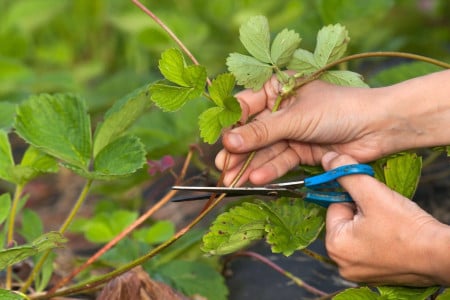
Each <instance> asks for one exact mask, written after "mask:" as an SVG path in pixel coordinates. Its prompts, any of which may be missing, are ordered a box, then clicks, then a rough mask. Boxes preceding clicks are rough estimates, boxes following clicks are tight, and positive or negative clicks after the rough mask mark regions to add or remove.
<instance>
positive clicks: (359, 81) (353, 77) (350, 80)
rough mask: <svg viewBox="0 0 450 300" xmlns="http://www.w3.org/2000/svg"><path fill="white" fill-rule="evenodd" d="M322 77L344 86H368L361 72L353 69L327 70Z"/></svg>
mask: <svg viewBox="0 0 450 300" xmlns="http://www.w3.org/2000/svg"><path fill="white" fill-rule="evenodd" d="M320 79H322V80H324V81H327V82H329V83H333V84H337V85H342V86H353V87H368V85H367V84H366V83H365V82H364V80H363V77H362V76H361V75H360V74H358V73H355V72H351V71H327V72H325V73H323V74H322V75H321V76H320Z"/></svg>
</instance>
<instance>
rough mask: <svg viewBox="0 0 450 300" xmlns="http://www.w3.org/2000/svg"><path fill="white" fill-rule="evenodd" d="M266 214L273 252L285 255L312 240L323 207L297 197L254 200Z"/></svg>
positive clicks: (320, 224) (318, 228)
mask: <svg viewBox="0 0 450 300" xmlns="http://www.w3.org/2000/svg"><path fill="white" fill-rule="evenodd" d="M258 203H259V205H260V206H261V207H263V208H264V209H265V211H266V213H267V215H268V223H267V225H266V227H265V231H266V233H267V236H266V239H267V242H268V243H269V244H270V245H271V246H272V252H273V253H283V254H284V255H286V256H289V255H291V254H292V253H294V251H295V250H298V249H303V248H305V247H307V246H308V245H309V244H310V243H312V242H313V241H314V240H315V239H316V238H317V236H318V235H319V233H320V232H321V230H322V228H323V226H324V224H325V209H323V208H321V207H319V206H317V205H315V204H311V203H308V202H305V201H303V200H301V199H290V198H280V199H278V200H277V201H271V202H264V201H259V202H258Z"/></svg>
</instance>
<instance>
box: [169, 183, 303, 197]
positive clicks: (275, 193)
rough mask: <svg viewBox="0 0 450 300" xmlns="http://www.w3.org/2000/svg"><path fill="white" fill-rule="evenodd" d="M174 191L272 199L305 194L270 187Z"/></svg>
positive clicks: (178, 187)
mask: <svg viewBox="0 0 450 300" xmlns="http://www.w3.org/2000/svg"><path fill="white" fill-rule="evenodd" d="M172 189H174V190H182V191H191V192H207V193H216V194H223V193H225V194H227V195H229V196H244V195H262V196H272V197H283V196H284V197H300V196H302V195H303V193H300V192H298V191H295V190H290V189H286V188H269V187H235V188H229V187H208V186H206V187H202V186H178V185H176V186H173V187H172Z"/></svg>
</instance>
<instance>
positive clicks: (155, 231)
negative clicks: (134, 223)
mask: <svg viewBox="0 0 450 300" xmlns="http://www.w3.org/2000/svg"><path fill="white" fill-rule="evenodd" d="M174 233H175V225H174V224H173V223H172V222H170V221H158V222H156V223H155V224H152V225H151V226H150V227H148V228H141V229H138V230H135V231H134V232H133V238H134V239H136V240H139V241H141V242H144V243H146V244H149V245H157V244H160V243H162V242H165V241H167V240H168V239H169V238H170V237H171V236H172V235H174Z"/></svg>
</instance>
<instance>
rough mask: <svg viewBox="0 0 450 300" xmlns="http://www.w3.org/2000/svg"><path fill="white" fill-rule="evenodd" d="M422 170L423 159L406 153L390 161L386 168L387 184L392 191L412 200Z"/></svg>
mask: <svg viewBox="0 0 450 300" xmlns="http://www.w3.org/2000/svg"><path fill="white" fill-rule="evenodd" d="M421 169H422V158H421V157H420V156H417V154H415V153H405V154H404V155H400V156H396V157H393V158H390V159H388V161H387V162H386V166H385V168H384V176H385V179H386V184H387V186H389V187H390V188H391V189H393V190H395V191H396V192H398V193H400V194H402V195H403V196H405V197H407V198H409V199H411V198H412V196H413V195H414V193H415V191H416V188H417V185H418V182H419V178H420V173H421Z"/></svg>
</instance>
